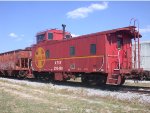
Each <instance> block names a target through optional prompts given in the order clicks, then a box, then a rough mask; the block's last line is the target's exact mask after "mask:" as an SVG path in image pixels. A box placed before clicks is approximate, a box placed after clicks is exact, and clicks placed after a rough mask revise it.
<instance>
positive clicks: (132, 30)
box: [78, 26, 142, 38]
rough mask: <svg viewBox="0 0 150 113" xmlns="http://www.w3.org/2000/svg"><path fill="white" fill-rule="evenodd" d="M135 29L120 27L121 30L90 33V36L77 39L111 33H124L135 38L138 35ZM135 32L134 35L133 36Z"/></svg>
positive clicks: (132, 27)
mask: <svg viewBox="0 0 150 113" xmlns="http://www.w3.org/2000/svg"><path fill="white" fill-rule="evenodd" d="M135 29H136V27H135V26H128V27H122V28H118V29H112V30H107V31H102V32H97V33H91V34H87V35H81V36H78V37H87V36H93V35H99V34H111V33H115V32H116V33H117V32H126V33H129V34H130V35H131V36H132V37H133V38H134V36H135V34H136V37H137V35H138V31H137V30H135ZM134 31H135V34H134ZM139 36H140V37H142V35H141V34H139Z"/></svg>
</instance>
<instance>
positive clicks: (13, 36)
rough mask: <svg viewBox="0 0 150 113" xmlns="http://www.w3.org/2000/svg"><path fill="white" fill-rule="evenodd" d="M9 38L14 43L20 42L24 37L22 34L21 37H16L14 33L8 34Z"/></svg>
mask: <svg viewBox="0 0 150 113" xmlns="http://www.w3.org/2000/svg"><path fill="white" fill-rule="evenodd" d="M8 36H9V37H11V38H12V39H13V40H15V41H20V40H22V38H23V37H24V35H23V34H22V35H20V36H18V35H17V34H16V33H13V32H12V33H10V34H9V35H8Z"/></svg>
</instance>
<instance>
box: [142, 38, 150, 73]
mask: <svg viewBox="0 0 150 113" xmlns="http://www.w3.org/2000/svg"><path fill="white" fill-rule="evenodd" d="M140 55H141V57H140V59H141V62H140V66H141V67H142V68H144V70H149V71H150V41H145V42H141V43H140Z"/></svg>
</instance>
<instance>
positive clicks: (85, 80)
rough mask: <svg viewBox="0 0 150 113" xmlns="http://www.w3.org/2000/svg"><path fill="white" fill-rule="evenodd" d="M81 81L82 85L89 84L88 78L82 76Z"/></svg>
mask: <svg viewBox="0 0 150 113" xmlns="http://www.w3.org/2000/svg"><path fill="white" fill-rule="evenodd" d="M81 81H82V83H83V84H89V79H88V76H85V75H82V76H81Z"/></svg>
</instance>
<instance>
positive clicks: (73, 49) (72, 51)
mask: <svg viewBox="0 0 150 113" xmlns="http://www.w3.org/2000/svg"><path fill="white" fill-rule="evenodd" d="M74 55H75V47H73V46H72V47H70V56H74Z"/></svg>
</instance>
